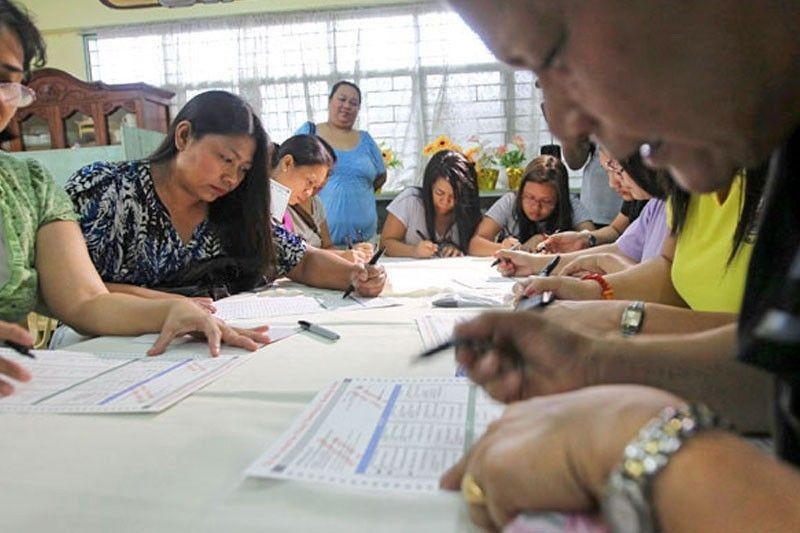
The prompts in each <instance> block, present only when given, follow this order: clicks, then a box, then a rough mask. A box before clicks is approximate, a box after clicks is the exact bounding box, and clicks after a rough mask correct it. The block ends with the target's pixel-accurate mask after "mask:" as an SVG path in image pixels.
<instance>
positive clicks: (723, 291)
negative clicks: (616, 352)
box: [518, 169, 766, 333]
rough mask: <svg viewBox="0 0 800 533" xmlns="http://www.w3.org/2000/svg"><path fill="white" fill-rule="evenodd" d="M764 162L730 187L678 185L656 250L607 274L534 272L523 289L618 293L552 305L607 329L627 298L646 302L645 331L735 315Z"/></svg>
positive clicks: (707, 324) (690, 327) (706, 324)
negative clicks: (703, 190) (667, 229)
mask: <svg viewBox="0 0 800 533" xmlns="http://www.w3.org/2000/svg"><path fill="white" fill-rule="evenodd" d="M765 170H766V169H758V170H752V171H746V172H745V171H743V172H740V173H739V175H738V176H737V177H736V178H735V179H734V180H733V182H732V184H731V185H730V187H728V188H727V189H724V190H718V191H715V192H713V193H708V194H692V195H689V194H688V193H686V192H684V191H682V190H680V189H677V188H675V190H674V191H673V192H672V193H671V195H670V200H669V204H668V220H669V221H670V226H671V230H672V234H671V235H670V236H668V237H667V239H666V240H665V241H664V247H663V248H662V251H661V255H660V256H659V257H654V258H651V259H650V260H648V261H645V262H643V263H640V264H639V265H636V266H634V267H632V268H629V269H627V270H625V271H623V272H620V273H616V274H610V275H608V276H602V275H593V276H591V277H590V278H589V279H578V278H571V277H566V276H558V277H552V278H538V279H533V280H531V281H529V282H527V283H526V284H525V285H524V286H520V287H518V290H519V292H520V293H521V294H526V295H531V294H535V293H538V292H541V291H546V290H551V291H554V293H555V295H556V297H557V298H558V299H560V300H609V299H611V300H615V301H614V302H603V301H599V302H593V303H592V304H587V305H583V304H578V305H576V304H566V305H562V306H560V307H561V309H560V310H559V308H558V307H559V306H556V308H555V309H552V310H549V311H548V313H553V314H555V313H563V314H564V318H565V320H569V321H570V322H571V323H575V322H577V323H580V324H581V325H585V326H590V327H594V328H596V329H599V330H603V331H608V330H615V329H618V328H619V327H620V317H621V315H622V313H623V312H624V309H625V308H626V307H627V306H628V305H629V303H630V300H641V301H643V302H648V305H647V306H646V308H647V311H646V318H645V319H644V320H643V322H642V323H641V330H640V332H644V333H670V332H689V331H700V330H704V329H708V328H711V327H716V326H719V325H723V324H727V323H730V322H733V321H735V320H736V316H737V314H738V313H739V309H740V307H741V303H742V296H743V294H744V286H745V281H746V277H747V268H748V264H749V261H750V255H751V253H752V249H753V240H754V238H753V235H754V234H755V230H754V226H755V223H756V218H757V216H756V214H757V208H758V205H759V201H760V198H761V193H762V191H763V186H764V179H765V173H766V172H765ZM675 308H679V309H675ZM681 308H682V309H681Z"/></svg>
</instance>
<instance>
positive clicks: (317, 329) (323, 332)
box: [297, 320, 341, 341]
mask: <svg viewBox="0 0 800 533" xmlns="http://www.w3.org/2000/svg"><path fill="white" fill-rule="evenodd" d="M297 323H298V324H300V327H301V328H303V329H304V330H305V331H308V332H311V333H315V334H317V335H319V336H320V337H323V338H325V339H328V340H331V341H338V340H339V339H340V338H341V337H340V336H339V334H338V333H336V332H335V331H331V330H329V329H328V328H323V327H322V326H319V325H317V324H313V323H311V322H308V321H306V320H298V321H297Z"/></svg>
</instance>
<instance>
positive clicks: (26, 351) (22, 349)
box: [3, 340, 36, 359]
mask: <svg viewBox="0 0 800 533" xmlns="http://www.w3.org/2000/svg"><path fill="white" fill-rule="evenodd" d="M3 344H5V345H6V346H8V347H9V348H11V349H12V350H14V351H15V352H17V353H18V354H20V355H24V356H25V357H30V358H31V359H36V356H35V355H33V354H32V353H31V349H30V348H28V347H27V346H23V345H22V344H19V343H18V342H14V341H9V340H5V341H3Z"/></svg>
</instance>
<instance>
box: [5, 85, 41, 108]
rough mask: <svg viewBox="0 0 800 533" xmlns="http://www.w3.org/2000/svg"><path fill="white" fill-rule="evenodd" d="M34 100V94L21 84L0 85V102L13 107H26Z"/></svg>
mask: <svg viewBox="0 0 800 533" xmlns="http://www.w3.org/2000/svg"><path fill="white" fill-rule="evenodd" d="M35 100H36V93H35V92H34V90H33V89H31V88H30V87H26V86H24V85H22V84H21V83H0V101H2V102H3V103H4V104H5V105H8V106H13V107H27V106H29V105H31V104H32V103H33V102H34V101H35Z"/></svg>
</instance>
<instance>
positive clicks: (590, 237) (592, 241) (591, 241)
mask: <svg viewBox="0 0 800 533" xmlns="http://www.w3.org/2000/svg"><path fill="white" fill-rule="evenodd" d="M581 233H583V234H584V235H586V242H587V244H588V245H589V246H588V247H589V248H594V247H595V246H597V237H595V236H594V234H593V233H592V232H591V231H589V230H588V229H585V230H581Z"/></svg>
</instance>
